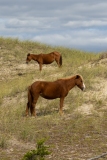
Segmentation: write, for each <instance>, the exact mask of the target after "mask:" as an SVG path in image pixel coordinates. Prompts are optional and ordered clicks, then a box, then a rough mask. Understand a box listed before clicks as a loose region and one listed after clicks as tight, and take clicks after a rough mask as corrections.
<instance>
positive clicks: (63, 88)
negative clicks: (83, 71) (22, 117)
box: [26, 75, 85, 116]
mask: <svg viewBox="0 0 107 160" xmlns="http://www.w3.org/2000/svg"><path fill="white" fill-rule="evenodd" d="M74 86H78V87H79V88H80V89H81V90H84V89H85V84H84V82H83V78H82V76H81V75H75V76H71V77H68V78H62V79H58V80H56V81H53V82H48V81H36V82H34V83H33V84H32V85H31V86H29V88H28V103H27V107H26V116H27V115H28V114H29V110H30V113H31V116H36V111H35V105H36V102H37V100H38V98H39V96H41V97H43V98H45V99H49V100H51V99H56V98H60V108H59V113H60V114H62V113H63V110H62V109H63V103H64V98H65V97H66V96H67V94H68V92H69V91H70V90H71V89H72V88H73V87H74Z"/></svg>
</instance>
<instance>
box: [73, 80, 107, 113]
mask: <svg viewBox="0 0 107 160" xmlns="http://www.w3.org/2000/svg"><path fill="white" fill-rule="evenodd" d="M94 85H95V90H93V91H86V93H85V97H86V99H87V100H88V103H84V104H83V105H81V106H79V107H78V108H77V109H76V110H75V111H76V112H77V111H78V112H79V113H81V114H83V115H91V114H92V113H93V112H94V113H95V112H96V113H97V114H99V115H102V114H101V112H100V113H98V112H97V109H96V106H94V105H93V104H92V103H91V100H93V101H96V102H97V101H101V102H103V101H104V102H105V103H103V104H101V106H100V109H102V110H107V101H106V99H107V80H106V79H99V83H96V84H94ZM89 102H90V103H89Z"/></svg>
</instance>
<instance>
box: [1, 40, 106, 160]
mask: <svg viewBox="0 0 107 160" xmlns="http://www.w3.org/2000/svg"><path fill="white" fill-rule="evenodd" d="M55 50H56V51H58V52H60V53H61V54H62V58H63V65H62V67H61V68H58V67H57V65H56V63H55V62H53V63H52V64H50V65H44V66H43V70H42V71H41V72H40V71H39V66H38V64H37V63H35V62H34V61H31V62H30V63H29V64H28V65H27V64H26V63H25V61H26V55H27V53H29V52H31V53H35V54H39V53H49V52H52V51H55ZM106 63H107V57H106V53H97V54H96V53H89V52H83V51H79V50H76V49H69V48H64V47H52V46H47V45H45V44H41V43H38V42H32V41H19V40H18V39H12V38H3V37H1V38H0V69H1V70H0V137H1V138H0V153H1V157H0V158H1V159H3V160H5V159H6V160H14V159H15V160H21V159H22V157H23V156H24V155H25V154H27V155H29V153H31V154H33V153H36V154H37V153H38V142H39V140H40V139H42V138H44V139H47V141H46V145H48V146H50V149H49V150H50V151H51V154H49V155H46V154H45V151H46V150H45V149H47V148H44V141H41V143H40V144H41V146H42V149H43V150H42V151H43V155H46V157H45V158H46V159H47V160H48V159H51V160H60V159H64V160H67V159H70V158H72V159H73V160H83V159H88V158H91V157H95V156H97V155H100V154H102V153H104V152H106V151H107V144H106V141H107V116H106V112H107V107H106V106H107V96H105V95H107V93H106V90H107V89H106V86H107V85H106V84H107V82H106V78H107V72H106ZM74 74H81V75H82V76H83V78H84V82H85V85H86V90H85V92H82V91H81V90H80V89H78V88H77V87H75V88H74V89H72V90H71V91H70V92H69V94H68V95H67V97H66V99H65V101H64V108H63V109H64V115H63V116H62V117H61V116H60V115H59V114H58V108H59V99H55V100H51V101H49V100H46V99H43V98H41V97H40V98H39V99H38V102H37V105H36V112H37V117H36V118H32V117H30V116H29V117H25V116H24V115H25V108H26V104H27V88H28V86H29V85H31V83H33V82H34V81H36V80H38V79H39V80H48V81H53V80H56V79H58V78H62V77H67V76H71V75H74ZM35 143H36V144H37V150H34V146H35ZM33 150H34V151H33ZM29 151H31V152H29ZM32 151H33V152H32ZM46 153H47V152H46ZM43 158H44V157H43Z"/></svg>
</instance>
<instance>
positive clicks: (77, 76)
mask: <svg viewBox="0 0 107 160" xmlns="http://www.w3.org/2000/svg"><path fill="white" fill-rule="evenodd" d="M73 77H76V78H80V77H81V78H82V76H81V75H79V74H77V75H74V76H69V77H65V78H60V79H58V80H67V79H71V78H73Z"/></svg>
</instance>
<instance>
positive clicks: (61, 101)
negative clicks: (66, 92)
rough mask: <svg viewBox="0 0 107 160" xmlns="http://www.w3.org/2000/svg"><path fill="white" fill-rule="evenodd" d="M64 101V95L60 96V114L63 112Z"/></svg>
mask: <svg viewBox="0 0 107 160" xmlns="http://www.w3.org/2000/svg"><path fill="white" fill-rule="evenodd" d="M63 103H64V97H61V98H60V109H59V113H60V115H62V114H63Z"/></svg>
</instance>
